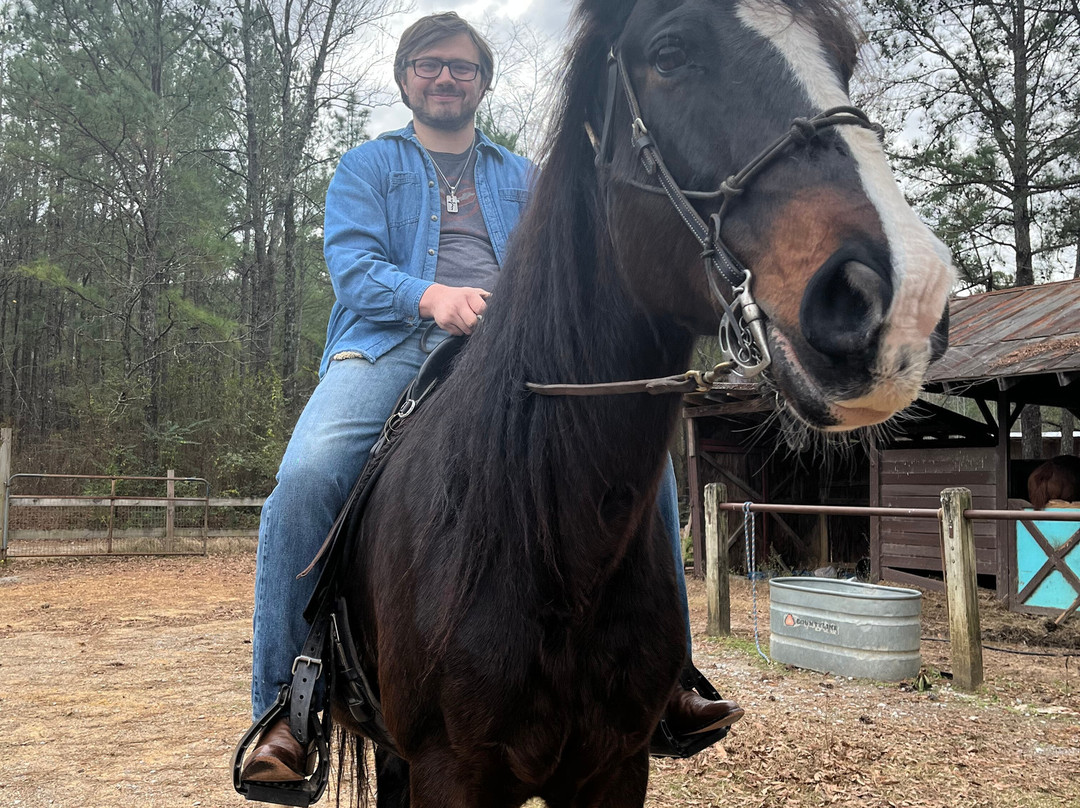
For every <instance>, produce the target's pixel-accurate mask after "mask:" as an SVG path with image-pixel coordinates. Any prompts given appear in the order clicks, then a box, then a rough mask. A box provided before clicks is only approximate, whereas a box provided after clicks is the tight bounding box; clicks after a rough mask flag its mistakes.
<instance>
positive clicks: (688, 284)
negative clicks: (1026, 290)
mask: <svg viewBox="0 0 1080 808" xmlns="http://www.w3.org/2000/svg"><path fill="white" fill-rule="evenodd" d="M579 14H580V15H581V16H582V18H583V20H584V26H583V29H582V30H583V33H582V35H581V36H582V39H583V40H588V39H589V38H590V37H591V38H594V39H599V40H607V42H606V43H605V44H608V43H609V44H610V56H609V59H608V62H607V65H606V66H601V65H600V64H597V63H594V64H592V65H591V66H589V67H588V69H591V70H592V71H593V72H594V73H597V74H599V75H598V76H597V80H596V82H595V85H594V91H593V99H592V104H591V105H590V107H591V109H592V110H593V112H592V113H591V115H590V118H589V127H590V130H591V136H592V138H593V146H594V149H595V150H596V152H597V165H598V166H600V175H601V176H600V181H601V184H602V189H603V190H602V195H601V196H602V199H603V204H604V205H605V207H606V209H607V216H608V219H609V221H610V222H612V227H611V228H610V231H611V232H615V233H621V234H623V235H622V236H620V238H619V239H617V240H616V241H614V243H613V244H611V246H610V248H611V249H612V250H613V252H614V255H615V257H616V263H617V264H618V266H619V267H620V268H621V269H620V271H621V272H622V273H623V275H624V281H625V283H626V284H627V285H628V286H629V287H630V288H631V290H633V294H634V295H635V297H636V298H637V300H638V302H639V303H640V305H642V306H643V307H644V308H646V309H648V310H649V311H651V312H652V313H654V314H656V315H662V316H669V317H671V318H674V319H675V320H676V321H678V322H680V323H682V324H683V325H685V326H686V327H688V328H690V329H691V330H693V331H696V332H699V333H708V332H710V331H713V332H715V329H716V328H717V326H718V325H719V324H720V322H719V318H720V317H721V316H722V315H723V314H724V313H725V311H727V312H728V317H727V320H728V322H727V323H726V325H725V326H724V327H723V329H722V340H723V339H724V337H725V333H726V338H727V340H728V341H729V342H734V343H737V344H736V345H735V349H736V351H737V349H738V348H740V347H741V348H743V349H748V350H751V353H752V354H754V358H755V360H756V362H755V361H750V362H745V361H744V362H743V364H744V365H755V364H756V366H757V367H758V368H760V367H761V366H764V365H766V364H767V365H768V366H767V368H765V370H764V375H765V377H766V379H767V380H768V381H769V382H770V383H771V384H772V385H774V386H775V387H776V388H778V390H779V392H780V393H781V394H782V397H783V399H784V400H785V401H786V403H787V407H788V409H789V410H790V412H792V413H793V414H794V415H795V416H796V417H797V418H798V419H799V420H800V421H802V422H804V423H805V424H808V425H809V426H811V427H814V428H816V429H820V430H825V431H839V430H846V429H853V428H856V427H861V426H867V425H870V424H875V423H879V422H882V421H884V420H886V419H888V418H889V417H891V416H892V415H893V414H895V413H896V412H898V411H899V410H901V409H903V408H904V407H906V406H907V405H908V404H910V403H911V402H912V401H913V400H914V399H915V398H916V396H917V395H918V391H919V389H920V387H921V385H922V381H923V377H924V374H925V372H926V369H927V367H928V366H929V364H930V362H932V361H933V360H934V359H936V358H937V357H938V356H940V355H941V353H943V352H944V349H945V346H946V344H947V324H948V320H947V309H946V298H947V295H948V292H949V289H950V287H951V285H952V281H953V277H954V272H953V269H952V266H951V262H950V257H949V253H948V250H947V249H946V247H945V246H944V245H943V244H942V243H941V241H939V240H938V239H937V238H936V237H935V236H934V235H933V234H932V233H931V232H930V230H929V229H928V228H927V227H926V226H925V225H924V224H923V223H922V222H921V221H919V219H918V218H917V217H916V215H915V213H914V212H913V211H912V210H911V208H910V207H909V206H908V205H907V203H906V202H905V200H904V198H903V196H902V195H901V192H900V190H899V188H898V187H897V185H896V182H895V180H894V178H893V176H892V174H891V172H890V169H889V167H888V165H887V162H886V158H885V153H884V150H883V148H882V145H881V136H882V134H883V133H882V132H881V130H880V128H879V127H877V126H876V125H874V124H872V123H871V122H870V121H869V120H868V119H867V118H866V116H865V115H864V114H863V113H862V112H861V111H860V110H857V109H854V108H853V107H852V106H851V101H850V99H849V97H848V82H849V80H850V78H851V74H852V71H853V70H854V67H855V63H856V56H857V39H856V37H855V35H854V33H853V26H852V25H851V23H850V21H849V18H848V17H847V15H846V14H845V12H844V10H843V8H842V7H841V6H840V5H839V4H838V3H837V2H835V0H636V2H619V1H618V0H584V2H583V3H582V6H581V8H580V10H579ZM581 50H582V52H590V50H589V49H587V48H582V49H581ZM596 51H597V49H596V48H595V47H593V48H592V49H591V52H596ZM605 68H606V69H605ZM628 135H629V136H628ZM665 173H666V174H667V175H668V176H667V179H668V181H669V182H668V183H667V184H670V185H673V186H674V188H675V191H677V192H679V194H681V195H682V202H683V203H684V204H685V206H686V207H687V208H692V212H687V210H680V208H679V205H680V203H679V200H678V199H677V198H676V197H677V196H678V194H675V193H674V192H673V191H672V190H671V189H670V188H666V190H665V179H664V174H665ZM694 214H696V216H695V215H694ZM691 219H693V221H691ZM642 220H645V221H648V222H651V223H653V226H649V227H641V226H640V222H641V221H642ZM695 222H696V224H695ZM703 227H704V228H705V230H704V231H702V228H703ZM703 252H704V253H705V254H706V260H704V261H703V260H702V253H703ZM710 253H712V254H714V255H715V256H718V258H715V259H714V260H712V264H711V265H712V267H714V268H713V269H710V259H709V258H708V255H709V254H710ZM703 265H704V270H703ZM716 267H719V270H717V269H716ZM710 272H712V273H713V274H715V275H716V277H714V278H712V279H710V278H709V274H710ZM743 273H748V274H746V275H745V277H744V275H743ZM658 277H659V278H662V279H663V282H662V283H657V279H658ZM740 294H742V297H741V298H740ZM943 312H944V313H943ZM755 319H757V321H758V326H757V327H758V328H759V331H758V341H759V345H757V346H756V348H755V347H754V346H752V345H750V342H751V341H752V338H753V334H752V333H751V330H750V329H747V328H746V327H745V323H746V321H751V320H755ZM738 343H741V345H740V344H738ZM770 358H771V362H770Z"/></svg>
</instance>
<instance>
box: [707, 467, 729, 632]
mask: <svg viewBox="0 0 1080 808" xmlns="http://www.w3.org/2000/svg"><path fill="white" fill-rule="evenodd" d="M726 501H727V486H726V485H724V484H723V483H709V484H708V485H707V486H705V591H706V593H707V600H708V606H709V620H708V625H707V626H706V629H705V633H706V634H708V635H709V636H710V637H719V636H721V635H723V636H727V635H729V634H731V589H730V586H731V581H730V578H729V577H728V546H727V535H728V531H727V511H722V510H720V503H721V502H726Z"/></svg>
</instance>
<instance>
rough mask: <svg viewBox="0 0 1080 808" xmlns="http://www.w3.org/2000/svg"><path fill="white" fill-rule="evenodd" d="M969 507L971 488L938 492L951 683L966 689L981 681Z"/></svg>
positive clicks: (981, 662)
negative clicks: (968, 517)
mask: <svg viewBox="0 0 1080 808" xmlns="http://www.w3.org/2000/svg"><path fill="white" fill-rule="evenodd" d="M970 508H971V491H969V490H968V489H966V488H946V489H945V490H944V491H942V492H941V539H942V546H943V548H944V555H945V557H944V559H943V561H944V566H945V591H946V598H947V601H948V606H949V644H950V647H951V649H952V666H953V683H954V684H955V685H956V686H957V687H959V688H960V689H961V690H968V691H970V690H974V689H975V688H977V687H978V686H979V685H981V684H982V681H983V660H982V627H981V625H980V622H979V589H978V579H977V573H976V570H975V531H974V530H973V529H972V525H971V520H970V519H966V518H964V511H966V510H968V509H970Z"/></svg>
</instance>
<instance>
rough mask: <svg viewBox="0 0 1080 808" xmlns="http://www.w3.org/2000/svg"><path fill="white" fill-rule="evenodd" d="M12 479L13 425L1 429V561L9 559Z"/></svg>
mask: <svg viewBox="0 0 1080 808" xmlns="http://www.w3.org/2000/svg"><path fill="white" fill-rule="evenodd" d="M10 479H11V427H9V426H6V427H4V428H3V429H0V531H3V538H2V541H0V561H4V560H5V559H7V534H8V496H7V495H8V485H9V484H10V483H9V482H8V481H9V480H10Z"/></svg>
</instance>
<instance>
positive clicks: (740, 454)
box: [684, 280, 1080, 600]
mask: <svg viewBox="0 0 1080 808" xmlns="http://www.w3.org/2000/svg"><path fill="white" fill-rule="evenodd" d="M949 340H950V344H949V350H948V352H947V353H946V354H945V356H944V357H943V358H942V359H941V360H940V361H939V362H938V363H936V364H935V365H934V366H933V367H932V369H931V371H930V374H929V377H928V381H927V385H926V390H927V392H928V393H931V394H939V395H938V396H933V395H931V396H927V397H924V398H923V399H920V401H919V402H918V403H917V404H916V405H914V406H913V407H912V408H911V409H910V410H909V412H908V413H907V414H906V415H905V417H903V418H902V419H900V420H899V421H898V423H896V424H894V425H891V426H890V427H889V428H888V429H887V430H883V431H882V432H881V433H879V434H878V435H877V436H876V437H875V438H873V439H870V438H868V437H865V436H864V437H862V438H860V439H856V438H848V439H846V442H845V443H844V445H843V446H842V447H841V451H839V452H837V451H836V450H835V447H834V448H832V449H829V450H825V449H823V448H821V447H820V446H817V445H812V444H811V445H805V446H800V445H798V442H797V441H798V440H799V436H797V435H796V436H795V441H796V443H795V447H794V448H791V447H790V446H789V445H788V444H790V443H791V440H790V438H791V436H785V434H784V433H783V426H782V424H781V422H780V420H779V419H777V418H776V417H775V413H774V410H775V407H774V404H773V402H772V401H770V400H769V398H768V397H767V396H765V395H763V394H762V393H761V391H760V390H759V389H758V388H757V386H756V385H750V384H747V383H728V384H717V385H715V386H714V388H713V389H712V390H711V391H710V392H708V393H705V394H695V395H693V396H688V397H687V400H686V405H685V407H684V416H685V426H686V429H685V434H686V445H687V476H688V478H689V479H688V483H689V493H690V497H689V499H690V524H691V533H692V536H693V542H694V552H695V556H694V557H695V558H702V557H703V556H702V553H703V547H702V537H703V533H704V514H703V508H702V499H703V493H702V492H703V488H704V485H705V484H706V483H708V482H723V483H725V484H726V485H727V486H728V491H729V495H728V498H729V499H731V500H738V501H742V500H751V501H754V502H772V503H789V504H805V505H813V504H826V505H842V506H843V505H880V506H892V507H909V508H910V507H919V508H926V507H930V508H937V507H938V506H939V504H940V500H939V497H940V492H941V490H942V489H943V488H947V487H953V486H964V487H967V488H969V489H971V492H972V498H973V507H975V508H980V509H992V510H1005V509H1008V508H1020V507H1023V506H1024V505H1026V504H1027V503H1026V501H1025V500H1024V497H1025V496H1026V490H1025V485H1026V480H1027V476H1028V474H1029V473H1030V471H1031V470H1032V469H1033V468H1034V467H1035V466H1036V465H1038V464H1039V462H1041V460H1039V459H1024V458H1021V457H1019V456H1018V455H1019V452H1018V450H1017V447H1016V446H1015V445H1014V441H1011V440H1010V439H1009V433H1010V429H1011V428H1012V427H1013V426H1014V425H1015V424H1016V422H1017V419H1018V418H1019V415H1020V412H1021V411H1022V409H1023V408H1024V407H1026V406H1032V405H1043V406H1053V407H1064V408H1066V409H1069V410H1070V411H1071V412H1073V413H1074V414H1075V415H1076V416H1077V417H1078V418H1080V383H1078V379H1080V280H1071V281H1062V282H1057V283H1047V284H1043V285H1040V286H1030V287H1022V288H1017V289H1003V290H999V291H994V292H989V293H985V294H979V295H971V296H968V297H958V298H954V299H953V300H952V301H951V303H950V327H949ZM941 395H945V396H949V397H950V399H951V400H952V401H954V402H957V401H958V402H967V406H966V407H965V408H964V409H965V413H963V414H962V413H960V412H956V411H955V410H956V409H960V408H959V407H953V406H950V407H948V408H946V407H944V406H941V405H940V404H938V403H934V400H935V399H936V400H941V399H940V396H941ZM785 447H786V448H785ZM1057 453H1058V446H1057V445H1056V441H1055V442H1054V444H1050V443H1047V445H1046V447H1045V448H1044V457H1049V456H1052V455H1054V454H1057ZM757 519H758V521H757V523H756V525H755V527H756V530H755V533H756V535H757V538H758V545H757V556H758V559H759V560H763V561H764V562H765V563H774V564H777V565H778V566H779V569H780V571H784V570H785V569H791V570H793V571H794V570H796V569H800V568H801V569H809V568H812V567H819V566H825V565H834V566H836V567H838V568H839V569H841V570H843V569H845V568H851V569H854V568H855V566H856V565H858V564H859V562H862V563H864V564H865V563H867V562H869V566H870V568H871V569H870V575H871V577H872V578H873V579H874V580H887V581H895V582H898V583H909V584H917V585H920V586H927V587H930V588H934V587H936V586H939V585H940V581H941V572H942V562H941V553H940V549H939V547H940V545H939V537H938V529H937V524H936V522H934V521H933V520H915V519H899V518H895V517H881V518H870V517H865V516H840V515H830V516H811V515H806V516H791V515H785V516H783V517H780V516H774V515H771V514H770V515H761V516H758V517H757ZM740 538H741V532H738V531H736V533H735V535H733V536H732V537H731V539H730V546H731V548H732V551H733V558H735V557H738V556H739V554H740V553H741V552H742V551H741V549H740V544H741V542H740ZM976 553H977V568H978V573H979V582H980V585H982V586H985V587H988V588H991V589H993V590H994V591H995V592H996V593H997V595H998V597H999V598H1002V599H1006V600H1009V599H1011V598H1013V597H1015V595H1017V594H1018V592H1017V590H1016V586H1015V578H1016V559H1015V554H1016V527H1015V523H1012V522H1003V521H1002V522H991V521H981V522H977V523H976ZM702 568H703V565H697V566H696V568H695V569H702Z"/></svg>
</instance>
